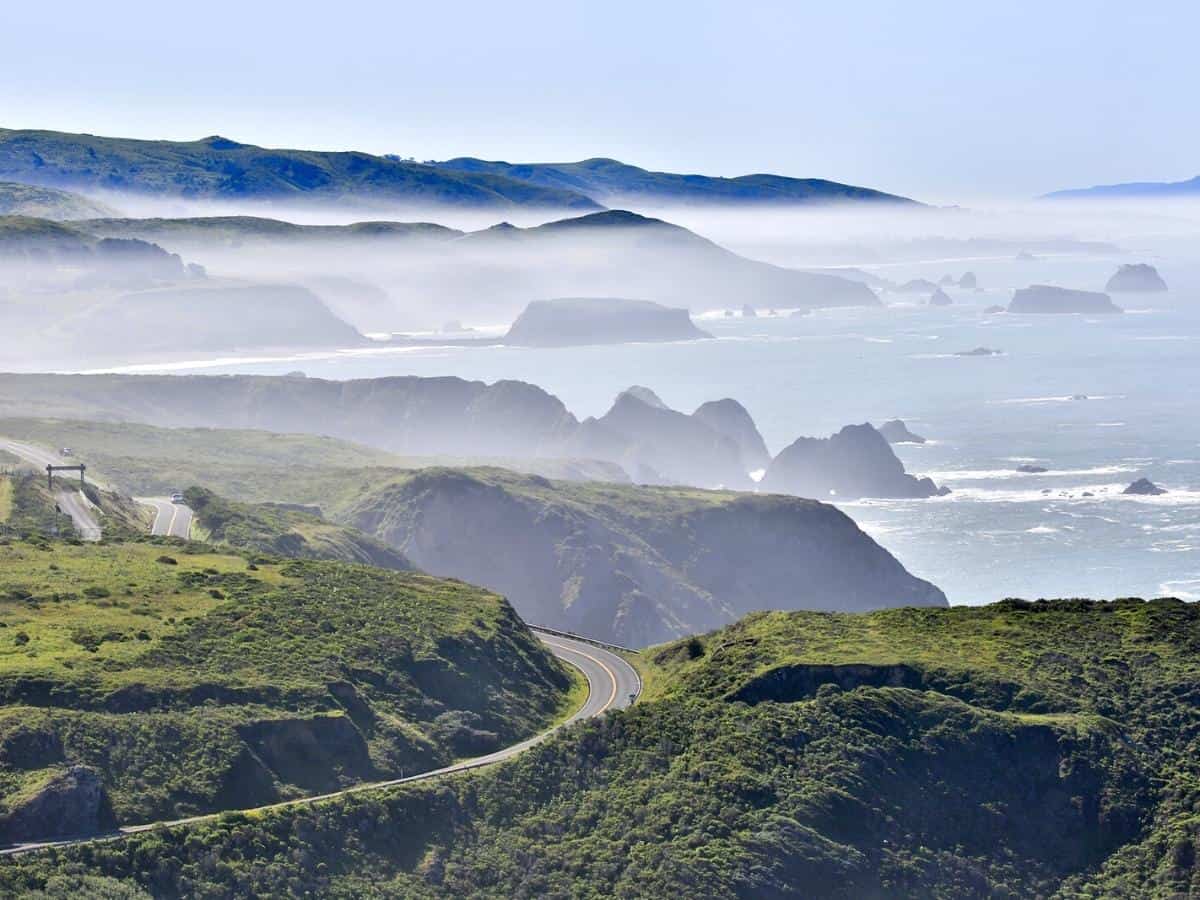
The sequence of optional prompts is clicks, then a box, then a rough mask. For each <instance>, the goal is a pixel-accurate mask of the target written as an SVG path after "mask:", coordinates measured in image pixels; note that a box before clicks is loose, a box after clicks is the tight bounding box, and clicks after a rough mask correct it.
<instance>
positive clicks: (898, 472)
mask: <svg viewBox="0 0 1200 900" xmlns="http://www.w3.org/2000/svg"><path fill="white" fill-rule="evenodd" d="M761 487H762V489H763V490H766V491H774V492H777V493H783V494H795V495H797V496H800V497H813V498H816V499H821V500H833V501H835V502H836V501H837V500H853V499H858V498H860V497H898V498H907V497H911V498H919V497H933V496H936V495H937V494H939V493H944V492H945V490H944V489H939V488H938V486H937V485H936V484H934V483H933V481H932V480H930V479H928V478H915V477H914V476H912V475H909V474H908V473H907V472H905V471H904V463H902V462H901V461H900V459H899V458H898V457H897V456H896V454H895V453H894V452H893V451H892V448H891V447H889V446H888V442H887V440H886V439H885V438H884V436H883V435H882V434H880V433H879V432H878V431H876V430H875V428H874V427H873V426H872V425H870V424H869V423H865V424H862V425H847V426H846V427H845V428H843V429H842V430H841V431H839V432H838V433H837V434H835V435H833V436H832V437H829V438H805V437H802V438H799V439H798V440H796V441H795V442H794V443H792V444H791V445H789V446H788V447H786V448H784V450H783V451H782V452H781V453H780V454H779V455H778V456H777V457H775V459H774V460H773V461H772V463H771V466H770V468H768V469H767V473H766V475H765V476H763V480H762V482H761Z"/></svg>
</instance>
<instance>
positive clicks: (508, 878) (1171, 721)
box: [0, 599, 1200, 900]
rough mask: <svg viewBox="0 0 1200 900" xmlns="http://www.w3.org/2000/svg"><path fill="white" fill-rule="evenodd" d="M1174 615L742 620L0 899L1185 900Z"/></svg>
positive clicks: (1156, 609)
mask: <svg viewBox="0 0 1200 900" xmlns="http://www.w3.org/2000/svg"><path fill="white" fill-rule="evenodd" d="M1197 626H1200V608H1198V607H1196V606H1195V605H1191V604H1185V603H1181V602H1179V601H1176V600H1169V599H1162V600H1155V601H1152V602H1144V601H1141V600H1137V599H1126V600H1119V601H1115V602H1111V603H1094V602H1090V601H1085V600H1057V601H1039V602H1036V603H1028V602H1024V601H1017V600H1009V601H1004V602H1002V603H997V604H993V605H991V606H984V607H974V608H968V607H956V608H952V609H903V610H888V611H883V612H876V613H871V614H866V615H835V614H823V613H769V614H756V615H753V616H749V617H747V618H746V619H744V620H742V621H741V622H739V623H737V624H735V625H732V626H730V627H728V628H724V629H721V630H719V631H715V632H712V633H710V634H706V635H702V636H698V637H694V638H688V639H684V640H680V641H677V642H675V643H672V644H669V645H665V646H661V647H654V648H650V649H648V650H646V651H644V652H643V653H642V654H641V656H640V659H639V665H640V666H641V668H642V671H643V674H644V676H645V680H646V688H647V693H646V695H645V696H644V698H643V700H642V701H640V702H639V703H638V704H637V705H636V706H634V707H633V708H631V709H629V710H625V711H622V712H620V713H616V714H611V715H608V716H606V717H604V718H602V719H596V720H592V721H589V722H587V723H582V724H580V725H578V726H576V727H573V728H571V729H568V730H566V731H564V732H562V733H560V734H558V735H556V736H555V737H553V738H552V739H551V740H549V741H547V742H546V743H544V744H542V745H541V746H539V747H537V748H535V749H534V750H532V751H530V752H528V753H527V754H525V755H523V756H521V757H519V758H518V759H516V760H515V761H513V762H512V763H511V764H509V765H506V766H503V767H500V768H497V769H494V770H488V771H485V772H483V773H481V774H479V775H477V776H472V777H466V778H461V779H456V780H455V781H452V782H443V783H440V784H426V785H422V786H413V787H406V788H398V789H393V790H388V791H386V792H378V793H372V794H363V795H358V796H355V797H353V798H349V799H347V800H345V801H344V802H341V803H338V804H336V805H334V804H330V805H327V806H324V807H319V808H309V809H305V810H294V811H293V810H283V811H279V812H271V813H267V814H265V815H263V816H261V817H258V818H256V819H254V820H247V819H241V820H238V819H230V820H226V821H222V822H216V823H209V824H204V825H201V826H198V827H195V828H181V829H174V830H170V831H164V832H159V833H156V834H155V835H153V836H137V837H134V838H131V839H128V840H127V841H125V842H124V843H123V844H122V845H121V846H120V847H119V848H108V847H85V848H71V849H68V850H65V851H61V852H59V853H56V854H48V855H44V856H42V857H40V858H39V857H28V858H25V859H22V860H19V861H16V862H14V863H11V864H10V865H9V866H8V867H6V868H4V869H0V885H4V886H6V887H8V889H9V890H11V891H14V892H18V893H19V892H20V891H22V890H25V891H28V890H32V889H36V888H40V887H41V886H42V885H43V884H45V883H46V881H47V879H50V878H52V877H57V878H60V879H66V883H67V884H70V883H71V879H78V878H82V877H90V878H93V879H96V880H97V882H98V883H100V884H103V885H104V886H105V887H107V888H109V889H111V890H113V891H116V890H117V889H126V890H129V889H145V890H147V891H152V892H153V894H154V896H156V897H177V896H182V895H187V894H203V893H209V894H212V895H222V894H227V893H229V892H230V891H235V890H239V891H242V892H245V893H256V894H260V895H272V894H281V893H287V892H289V891H290V892H293V893H300V892H302V891H304V890H308V891H311V892H313V893H314V894H319V895H324V896H347V897H349V896H355V897H363V898H383V897H396V896H406V897H409V896H411V897H422V898H425V897H428V898H433V897H442V896H457V897H470V898H498V897H513V896H573V897H600V896H613V895H617V896H623V897H624V896H627V897H646V898H652V897H653V898H657V897H665V896H686V897H700V898H718V897H720V898H726V897H739V898H747V900H748V898H763V897H766V898H776V900H782V898H799V897H812V896H819V897H837V898H852V897H853V898H864V897H865V898H879V900H882V898H896V897H901V898H928V897H936V898H952V897H953V898H959V897H979V898H984V897H989V898H990V897H1027V896H1030V897H1032V896H1039V897H1057V898H1062V900H1066V898H1100V897H1114V896H1122V897H1177V896H1186V895H1187V894H1188V893H1189V891H1190V890H1191V886H1192V885H1193V884H1194V883H1195V879H1196V877H1197V874H1198V873H1197V867H1196V858H1197V857H1196V854H1195V849H1196V846H1197V843H1200V835H1198V832H1197V826H1196V822H1195V814H1194V812H1193V803H1194V797H1195V795H1196V792H1197V791H1198V790H1200V769H1198V767H1197V764H1196V759H1197V752H1196V751H1197V738H1198V736H1200V715H1198V714H1197V711H1196V704H1195V703H1194V702H1193V700H1194V695H1195V693H1196V688H1195V685H1196V679H1197V675H1198V674H1200V671H1198V667H1200V664H1198V663H1197V661H1196V660H1197V650H1200V646H1198V644H1197V637H1196V635H1197V634H1198V633H1200V632H1198V628H1197ZM296 858H303V859H305V860H306V861H307V862H308V863H309V865H307V866H306V867H305V868H304V869H303V871H298V870H297V868H296V866H295V865H294V863H293V862H292V860H293V859H296ZM205 859H221V860H222V861H223V864H222V865H221V866H212V865H207V866H206V865H204V864H203V861H204V860H205Z"/></svg>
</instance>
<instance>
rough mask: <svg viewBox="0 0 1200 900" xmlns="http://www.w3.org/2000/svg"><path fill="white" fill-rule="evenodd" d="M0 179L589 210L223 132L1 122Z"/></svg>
mask: <svg viewBox="0 0 1200 900" xmlns="http://www.w3.org/2000/svg"><path fill="white" fill-rule="evenodd" d="M0 179H10V180H16V181H23V182H28V183H30V184H38V185H44V186H47V187H55V188H68V189H71V188H75V189H86V190H104V191H111V192H129V193H135V194H151V195H159V196H163V197H180V198H186V199H225V200H229V199H251V200H275V201H291V202H297V201H322V202H340V203H358V204H362V205H367V204H370V205H375V206H379V205H386V204H389V203H390V204H393V205H397V204H403V203H411V204H426V205H428V204H436V203H446V204H452V205H456V206H484V207H500V208H504V207H513V206H528V207H546V208H560V209H594V208H595V207H596V204H595V203H593V202H592V201H591V200H589V199H587V198H586V197H584V196H582V195H581V194H578V193H575V192H572V191H565V190H560V189H556V188H545V187H539V186H537V185H531V184H529V183H527V182H523V181H517V180H515V179H511V178H506V177H504V176H499V175H490V174H486V173H483V174H474V173H463V172H452V171H443V170H441V169H437V168H434V167H432V166H426V165H420V164H417V163H410V162H401V161H398V160H393V159H388V158H385V157H380V156H372V155H371V154H368V153H333V152H325V151H317V150H286V149H268V148H264V147H255V146H253V145H251V144H240V143H238V142H237V141H231V140H229V139H228V138H223V137H217V136H213V137H207V138H203V139H201V140H198V141H144V140H132V139H128V138H113V137H98V136H96V135H90V134H66V133H63V132H57V131H32V130H10V129H0Z"/></svg>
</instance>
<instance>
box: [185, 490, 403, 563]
mask: <svg viewBox="0 0 1200 900" xmlns="http://www.w3.org/2000/svg"><path fill="white" fill-rule="evenodd" d="M183 496H184V500H185V501H186V502H187V505H188V506H189V507H191V508H192V510H193V511H194V512H195V518H194V520H193V529H192V534H193V536H194V537H195V538H196V539H197V540H202V541H204V542H206V543H212V544H228V545H229V546H232V547H237V548H239V549H243V550H254V551H258V552H261V553H272V554H277V555H279V556H287V557H291V558H294V559H334V560H341V561H343V562H359V563H365V564H367V565H371V566H378V567H379V568H381V569H411V568H413V565H412V563H410V562H409V561H408V560H407V559H406V558H405V557H404V555H403V554H402V553H399V552H398V551H396V550H393V549H392V548H391V547H388V546H387V545H386V544H383V543H381V542H379V541H377V540H374V539H372V538H370V537H368V536H367V535H365V534H363V533H362V532H360V531H358V530H357V529H355V528H350V527H348V526H345V525H334V524H331V523H329V522H326V521H325V520H324V519H322V518H321V517H320V515H319V514H317V512H316V508H315V507H293V506H287V505H282V504H257V505H256V504H250V503H238V502H237V501H234V500H227V499H225V498H224V497H218V496H217V495H216V494H214V493H213V492H212V491H209V490H205V489H204V488H197V487H191V488H188V489H187V490H186V491H184V494H183Z"/></svg>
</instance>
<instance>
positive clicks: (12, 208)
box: [0, 181, 114, 220]
mask: <svg viewBox="0 0 1200 900" xmlns="http://www.w3.org/2000/svg"><path fill="white" fill-rule="evenodd" d="M113 214H114V212H113V210H112V209H111V208H110V207H108V206H105V205H104V204H103V203H97V202H96V201H94V200H89V199H88V198H87V197H84V196H82V195H80V194H73V193H71V192H70V191H58V190H55V189H54V188H47V187H38V186H37V185H32V184H18V183H16V182H13V181H0V216H33V217H35V218H39V219H56V220H61V219H91V218H95V217H97V216H111V215H113Z"/></svg>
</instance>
